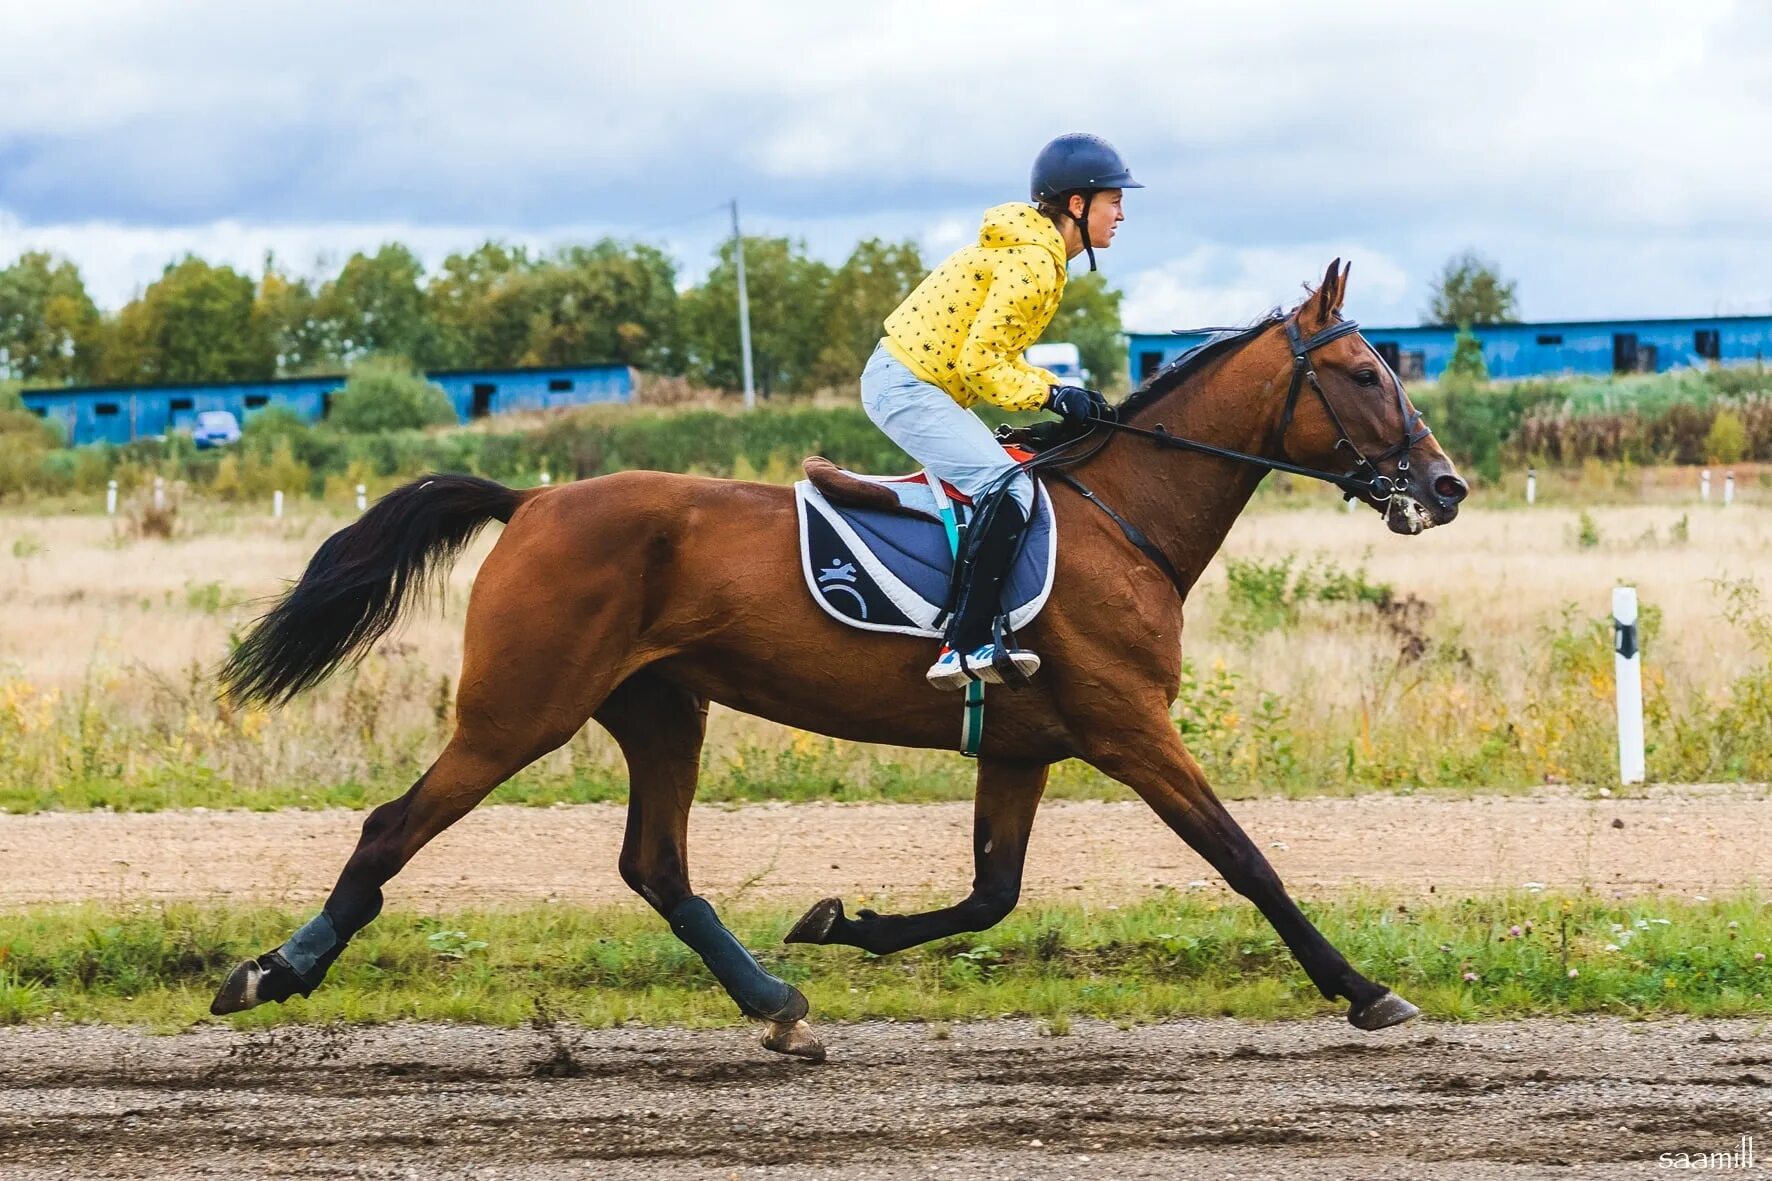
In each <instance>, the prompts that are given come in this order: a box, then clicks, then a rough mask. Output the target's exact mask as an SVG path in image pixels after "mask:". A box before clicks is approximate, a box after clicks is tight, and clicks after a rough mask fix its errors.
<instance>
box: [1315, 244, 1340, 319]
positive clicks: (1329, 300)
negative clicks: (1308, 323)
mask: <svg viewBox="0 0 1772 1181" xmlns="http://www.w3.org/2000/svg"><path fill="white" fill-rule="evenodd" d="M1341 292H1342V273H1341V260H1340V259H1339V258H1338V259H1336V260H1335V261H1333V262H1331V263H1330V264H1329V269H1328V270H1326V271H1324V272H1323V283H1322V286H1320V287H1318V288H1317V290H1316V291H1315V292H1314V293H1313V294H1312V295H1311V298H1310V302H1309V304H1308V305H1307V309H1308V310H1309V312H1310V313H1311V316H1312V318H1313V319H1314V320H1315V321H1316V323H1318V324H1328V323H1329V320H1330V319H1331V318H1332V317H1333V316H1334V315H1335V313H1336V310H1337V309H1339V308H1340V307H1341Z"/></svg>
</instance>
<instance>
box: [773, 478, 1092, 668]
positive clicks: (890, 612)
mask: <svg viewBox="0 0 1772 1181" xmlns="http://www.w3.org/2000/svg"><path fill="white" fill-rule="evenodd" d="M862 478H863V479H869V478H871V477H862ZM877 482H878V483H881V484H884V485H885V486H886V487H888V488H890V489H892V491H893V492H894V493H896V494H897V496H898V498H899V500H900V502H901V503H903V504H904V505H906V506H907V507H909V508H914V509H917V510H919V511H921V512H924V513H927V514H929V515H930V516H938V515H939V510H940V507H941V506H940V503H938V501H937V500H936V495H935V493H934V492H932V491H931V490H930V487H929V485H928V484H927V483H926V482H925V481H924V480H923V479H909V480H906V479H891V480H878V481H877ZM943 499H944V500H945V497H944V498H943ZM794 501H795V504H796V506H797V507H798V509H799V514H800V566H801V569H802V570H803V571H804V572H805V575H806V589H807V590H809V591H811V592H812V597H813V599H814V600H816V601H817V603H818V605H819V606H820V607H822V608H824V610H825V613H826V614H828V615H830V616H831V617H832V618H833V619H838V620H841V621H842V622H844V623H847V624H849V625H850V626H851V627H859V628H865V629H867V630H868V631H881V632H898V633H899V634H901V635H907V636H930V637H939V636H940V635H941V630H940V629H939V628H937V627H936V626H935V623H936V620H937V619H938V618H940V616H941V609H942V604H943V603H944V602H945V601H946V599H947V593H948V580H949V577H950V576H951V574H952V572H953V567H954V560H953V551H952V550H951V548H950V547H949V543H948V534H947V529H946V528H945V527H944V526H942V525H941V524H939V523H938V522H936V521H926V520H919V519H918V518H916V517H907V516H900V515H898V514H896V513H887V512H880V511H879V510H877V509H862V508H851V507H849V506H848V505H840V504H833V503H831V502H830V501H829V500H826V499H825V497H824V494H823V493H821V492H820V491H819V490H818V489H817V488H816V487H814V486H813V485H812V484H811V482H809V481H806V480H802V481H800V482H799V483H797V484H795V485H794ZM950 503H952V507H953V509H954V511H955V512H956V513H959V514H961V516H960V520H961V521H964V520H965V515H964V514H966V513H967V512H968V511H969V509H968V507H967V506H966V505H963V504H960V503H958V502H950ZM1057 558H1058V530H1057V525H1056V522H1055V521H1054V520H1053V517H1052V502H1051V500H1050V499H1048V498H1047V495H1046V489H1045V488H1043V487H1041V486H1040V485H1039V482H1038V481H1035V497H1034V518H1033V521H1032V523H1031V524H1030V525H1029V526H1028V531H1027V534H1026V535H1025V537H1024V539H1023V543H1022V547H1021V554H1020V555H1019V556H1018V557H1017V558H1016V561H1015V566H1014V568H1013V569H1012V570H1011V571H1010V574H1009V578H1008V581H1007V582H1006V583H1005V584H1004V588H1003V606H1004V607H1005V609H1006V610H1007V612H1008V615H1009V626H1010V627H1012V628H1019V627H1025V626H1026V625H1027V623H1028V621H1029V620H1031V619H1033V618H1034V616H1035V615H1038V614H1039V612H1040V608H1042V607H1044V606H1045V605H1046V599H1047V597H1048V596H1049V595H1050V594H1051V593H1052V574H1053V571H1054V569H1055V568H1056V567H1057V564H1058V562H1057Z"/></svg>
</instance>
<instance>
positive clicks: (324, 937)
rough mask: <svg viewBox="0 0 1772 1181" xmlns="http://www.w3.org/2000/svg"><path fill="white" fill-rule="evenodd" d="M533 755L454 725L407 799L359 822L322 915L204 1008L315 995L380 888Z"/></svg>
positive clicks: (250, 965) (369, 915)
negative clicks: (485, 741)
mask: <svg viewBox="0 0 1772 1181" xmlns="http://www.w3.org/2000/svg"><path fill="white" fill-rule="evenodd" d="M556 745H557V744H556ZM539 753H541V752H539V751H530V750H525V751H524V752H522V753H521V754H517V753H509V752H505V751H500V750H499V749H497V748H496V747H493V748H488V747H486V746H484V745H480V744H477V743H476V742H475V740H474V736H473V734H472V733H471V732H470V731H468V730H467V729H466V728H458V729H457V731H456V733H455V736H454V737H453V738H451V739H450V741H449V744H448V745H447V746H445V747H444V748H443V753H442V754H440V755H439V756H437V761H436V762H435V763H433V764H431V767H430V769H429V770H427V771H426V772H425V773H424V774H423V775H421V776H419V778H418V781H417V782H416V783H414V784H413V785H412V787H411V788H409V789H408V790H407V792H406V794H405V795H403V796H401V797H399V798H398V799H395V800H390V801H389V802H387V803H385V804H383V805H381V806H380V807H378V808H376V809H375V810H374V811H372V812H370V814H369V816H368V818H367V819H366V820H364V822H363V832H362V835H361V837H359V838H358V841H357V848H356V850H355V851H354V852H353V853H352V854H351V857H350V860H348V861H347V862H346V863H345V867H344V870H343V872H341V873H340V874H339V877H338V882H337V884H336V885H334V886H333V889H332V893H331V894H330V895H329V896H328V897H327V899H326V904H325V906H324V907H322V908H321V910H320V913H319V914H317V915H315V916H314V917H313V918H312V919H310V920H308V922H307V923H306V924H305V925H303V926H302V927H301V928H300V929H299V930H298V931H296V933H295V934H293V935H291V936H290V937H289V939H287V940H286V941H285V942H284V943H283V944H282V945H281V946H279V947H277V948H276V949H275V950H274V951H270V952H266V953H265V954H264V955H261V956H259V957H258V958H257V959H252V960H246V961H244V962H243V963H241V964H240V965H238V966H237V967H236V968H235V969H234V970H233V972H232V973H231V974H230V975H229V976H228V979H227V980H226V982H225V983H223V985H222V987H221V989H220V991H218V992H217V993H216V996H215V1000H214V1001H213V1002H212V1003H211V1004H210V1008H209V1011H210V1012H211V1013H214V1014H217V1015H218V1016H219V1015H222V1014H226V1013H237V1012H241V1011H243V1010H245V1009H250V1008H254V1007H255V1006H258V1005H262V1004H266V1003H268V1002H271V1001H285V1000H288V999H289V998H290V997H293V996H296V995H298V994H299V995H301V996H304V997H305V996H307V995H308V994H309V993H311V992H313V990H314V989H315V988H317V987H319V985H320V982H321V981H322V980H323V979H324V978H325V976H326V972H327V969H328V968H330V967H331V966H332V962H333V961H334V960H335V959H337V958H338V955H339V953H340V952H341V951H343V950H344V947H345V944H346V943H348V942H349V941H350V939H351V937H352V936H353V935H355V934H356V933H357V932H358V931H360V930H362V929H363V928H364V927H365V926H367V925H368V924H369V923H370V921H371V920H373V919H374V918H375V916H376V915H378V914H380V913H381V907H382V892H381V888H382V886H383V885H385V884H386V883H387V882H388V880H389V879H391V878H392V877H393V876H394V875H395V874H397V873H399V872H400V870H401V869H403V868H404V867H405V866H406V863H407V862H409V861H411V860H412V858H413V857H414V856H415V855H416V854H417V853H418V851H419V850H420V849H422V848H423V847H424V846H425V845H426V844H427V843H428V842H429V841H430V840H431V839H432V838H433V837H435V836H436V835H437V834H438V833H441V832H442V831H443V830H444V829H446V828H448V827H449V826H450V825H451V824H454V823H455V822H456V821H457V820H460V819H461V818H462V817H463V816H465V815H467V814H468V812H470V811H471V810H472V809H473V807H474V806H475V805H476V804H478V803H479V802H480V801H481V800H482V799H484V798H486V795H487V793H488V792H490V791H491V790H492V789H493V788H495V787H497V786H498V785H499V784H500V783H503V782H504V781H505V780H506V779H507V778H509V777H510V776H511V775H513V774H515V773H516V772H517V771H519V770H521V769H522V768H523V767H524V766H525V765H527V764H528V763H529V762H530V761H531V760H532V759H533V758H534V757H536V755H537V754H539Z"/></svg>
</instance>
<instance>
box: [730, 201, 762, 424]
mask: <svg viewBox="0 0 1772 1181" xmlns="http://www.w3.org/2000/svg"><path fill="white" fill-rule="evenodd" d="M732 250H733V253H734V254H735V255H736V257H737V259H738V348H739V352H740V353H741V354H742V355H743V357H744V408H745V409H746V410H749V409H751V408H753V407H754V406H756V404H757V381H756V374H755V373H754V372H753V370H752V369H751V299H750V296H749V295H747V294H745V289H744V235H743V234H741V233H739V232H738V198H737V197H734V198H733V199H732Z"/></svg>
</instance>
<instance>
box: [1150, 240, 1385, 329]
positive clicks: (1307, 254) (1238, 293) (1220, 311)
mask: <svg viewBox="0 0 1772 1181" xmlns="http://www.w3.org/2000/svg"><path fill="white" fill-rule="evenodd" d="M1336 258H1340V259H1342V260H1344V261H1346V262H1351V263H1352V264H1353V272H1352V274H1351V276H1350V278H1349V283H1348V293H1349V294H1348V304H1347V312H1348V314H1349V315H1350V316H1353V317H1354V318H1355V319H1365V320H1369V321H1371V322H1373V323H1378V322H1381V321H1388V320H1391V319H1393V318H1395V317H1394V316H1392V315H1384V314H1380V315H1377V316H1374V315H1373V314H1372V313H1371V312H1369V311H1368V310H1367V309H1378V310H1380V311H1381V313H1382V312H1390V311H1392V310H1393V309H1395V308H1396V307H1397V306H1398V305H1399V304H1400V302H1401V301H1402V300H1403V299H1404V298H1405V296H1406V295H1407V293H1408V290H1409V277H1408V274H1407V272H1406V271H1405V270H1404V268H1403V267H1402V266H1401V265H1399V264H1398V263H1397V262H1396V261H1395V260H1394V259H1392V258H1390V257H1388V256H1387V255H1385V254H1384V253H1382V252H1381V251H1378V250H1375V249H1372V248H1369V247H1362V246H1359V245H1357V244H1354V243H1347V242H1343V243H1335V244H1315V243H1310V244H1301V245H1296V246H1288V247H1283V248H1276V247H1232V246H1223V245H1214V246H1201V247H1197V248H1196V249H1194V250H1192V251H1189V252H1188V253H1187V254H1186V255H1184V256H1182V257H1181V258H1177V259H1173V260H1171V261H1170V262H1167V263H1165V264H1163V265H1162V266H1159V267H1152V268H1150V269H1149V270H1145V271H1140V272H1138V273H1137V274H1135V275H1132V276H1131V277H1130V278H1129V279H1128V280H1127V282H1126V285H1125V290H1126V300H1125V303H1124V305H1123V307H1122V309H1121V318H1122V320H1123V321H1124V322H1125V324H1126V327H1127V329H1128V330H1129V331H1133V332H1167V331H1169V330H1170V329H1172V328H1198V327H1205V326H1208V325H1213V326H1226V325H1233V324H1244V323H1247V322H1249V321H1251V320H1253V319H1255V318H1256V317H1258V316H1260V315H1261V314H1262V313H1264V312H1266V311H1267V310H1268V309H1269V308H1272V307H1276V306H1286V307H1290V306H1291V305H1292V304H1295V303H1297V302H1298V301H1299V300H1301V299H1303V298H1304V296H1305V287H1304V284H1305V283H1306V282H1309V283H1311V284H1315V283H1317V282H1319V281H1320V280H1321V278H1322V276H1323V273H1324V272H1325V271H1326V270H1327V269H1328V266H1329V262H1330V260H1331V259H1336Z"/></svg>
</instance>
